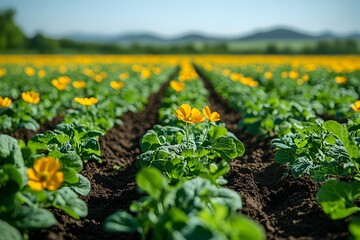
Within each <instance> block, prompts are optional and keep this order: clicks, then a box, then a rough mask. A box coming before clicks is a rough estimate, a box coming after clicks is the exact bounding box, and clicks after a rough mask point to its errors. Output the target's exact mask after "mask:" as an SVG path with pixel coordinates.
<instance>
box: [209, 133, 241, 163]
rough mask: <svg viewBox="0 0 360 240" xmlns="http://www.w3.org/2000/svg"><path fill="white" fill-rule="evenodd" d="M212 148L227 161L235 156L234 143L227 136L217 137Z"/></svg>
mask: <svg viewBox="0 0 360 240" xmlns="http://www.w3.org/2000/svg"><path fill="white" fill-rule="evenodd" d="M212 148H213V150H214V151H215V152H216V153H218V154H219V155H220V156H221V158H223V159H225V160H227V161H231V160H233V159H234V158H236V157H237V152H236V145H235V143H234V142H233V141H232V140H231V138H229V137H220V138H217V139H216V140H215V142H214V143H213V145H212Z"/></svg>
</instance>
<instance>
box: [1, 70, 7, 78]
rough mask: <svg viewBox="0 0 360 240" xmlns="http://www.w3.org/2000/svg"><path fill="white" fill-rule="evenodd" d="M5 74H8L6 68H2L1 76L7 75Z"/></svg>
mask: <svg viewBox="0 0 360 240" xmlns="http://www.w3.org/2000/svg"><path fill="white" fill-rule="evenodd" d="M5 75H6V69H5V68H0V77H2V76H5Z"/></svg>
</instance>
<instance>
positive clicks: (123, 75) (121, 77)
mask: <svg viewBox="0 0 360 240" xmlns="http://www.w3.org/2000/svg"><path fill="white" fill-rule="evenodd" d="M128 78H129V74H128V73H120V74H119V79H120V80H122V81H124V80H126V79H128Z"/></svg>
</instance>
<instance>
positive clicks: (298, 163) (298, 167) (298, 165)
mask: <svg viewBox="0 0 360 240" xmlns="http://www.w3.org/2000/svg"><path fill="white" fill-rule="evenodd" d="M312 168H313V162H312V161H311V160H310V159H309V158H308V157H305V156H303V157H298V158H296V159H295V161H294V162H293V164H292V165H291V166H290V169H291V173H292V174H293V175H294V176H295V177H300V176H301V175H303V174H305V173H308V174H309V173H310V170H311V169H312Z"/></svg>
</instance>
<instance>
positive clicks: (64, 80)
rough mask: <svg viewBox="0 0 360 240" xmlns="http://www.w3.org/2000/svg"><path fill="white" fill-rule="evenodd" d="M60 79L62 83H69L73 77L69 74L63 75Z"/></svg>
mask: <svg viewBox="0 0 360 240" xmlns="http://www.w3.org/2000/svg"><path fill="white" fill-rule="evenodd" d="M58 81H59V83H61V84H69V83H70V81H71V79H70V77H68V76H61V77H59V79H58Z"/></svg>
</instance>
